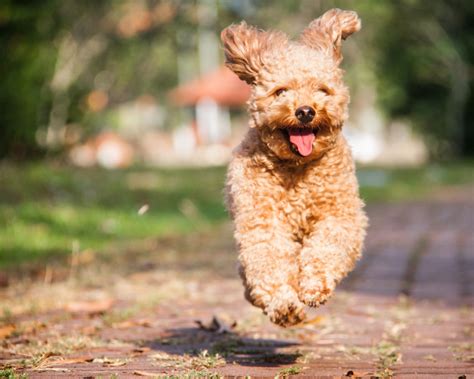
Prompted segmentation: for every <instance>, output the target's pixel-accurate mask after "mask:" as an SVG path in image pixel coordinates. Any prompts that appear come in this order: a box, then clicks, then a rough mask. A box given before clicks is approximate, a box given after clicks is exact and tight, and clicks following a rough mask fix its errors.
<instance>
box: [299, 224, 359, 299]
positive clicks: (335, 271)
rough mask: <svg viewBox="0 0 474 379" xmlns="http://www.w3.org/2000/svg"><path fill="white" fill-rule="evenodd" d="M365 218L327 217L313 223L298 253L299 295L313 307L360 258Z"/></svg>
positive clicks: (327, 295) (325, 297)
mask: <svg viewBox="0 0 474 379" xmlns="http://www.w3.org/2000/svg"><path fill="white" fill-rule="evenodd" d="M365 223H366V219H365V216H363V215H360V218H359V217H358V218H357V220H354V219H350V220H348V219H343V218H337V217H328V218H326V219H323V220H321V221H319V222H318V223H316V224H315V227H314V231H313V233H312V234H311V235H309V236H308V238H306V239H305V240H304V241H303V248H302V249H301V251H300V255H299V258H298V260H299V267H300V278H299V298H300V300H301V301H302V302H303V303H305V304H306V305H309V306H312V307H316V306H318V305H320V304H323V303H324V302H325V301H326V300H327V299H328V298H329V296H330V295H331V294H332V291H333V290H334V288H335V286H336V284H337V283H338V282H339V281H340V280H341V279H342V278H344V277H345V276H346V275H347V274H348V273H349V272H350V271H351V270H352V269H353V267H354V264H355V261H356V260H357V259H358V258H359V257H360V253H361V249H362V243H363V239H364V235H365V232H364V228H365Z"/></svg>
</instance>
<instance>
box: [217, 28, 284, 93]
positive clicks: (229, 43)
mask: <svg viewBox="0 0 474 379" xmlns="http://www.w3.org/2000/svg"><path fill="white" fill-rule="evenodd" d="M278 39H280V40H281V41H283V40H286V37H284V35H283V34H282V33H276V32H265V31H263V30H259V29H257V28H255V27H253V26H249V25H247V24H246V23H245V21H242V22H241V23H240V24H238V25H231V26H229V27H227V28H225V29H224V30H223V31H222V33H221V40H222V42H223V43H224V53H225V63H226V66H227V67H229V68H230V69H231V70H232V71H234V72H235V73H236V74H237V75H238V76H239V78H240V79H242V80H245V81H246V82H247V83H249V84H254V83H255V80H256V78H257V75H258V72H259V71H260V69H261V67H262V66H263V59H262V55H263V53H264V51H265V50H267V49H268V48H269V47H271V45H272V44H274V43H276V42H277V41H276V40H278Z"/></svg>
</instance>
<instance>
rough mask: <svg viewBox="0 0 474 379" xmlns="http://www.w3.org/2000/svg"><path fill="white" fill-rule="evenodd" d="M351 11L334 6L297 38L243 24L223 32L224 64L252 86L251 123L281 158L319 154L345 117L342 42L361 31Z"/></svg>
mask: <svg viewBox="0 0 474 379" xmlns="http://www.w3.org/2000/svg"><path fill="white" fill-rule="evenodd" d="M360 26H361V24H360V19H359V17H358V16H357V14H356V13H355V12H352V11H343V10H340V9H332V10H330V11H328V12H326V13H325V14H323V15H322V16H321V17H319V18H318V19H316V20H314V21H313V22H311V23H310V24H309V26H308V27H307V28H306V29H305V30H304V31H303V32H302V33H301V35H300V37H299V39H298V40H296V41H290V40H289V39H288V37H287V36H286V35H285V34H283V33H280V32H274V31H263V30H259V29H256V28H254V27H251V26H248V25H247V24H246V23H245V22H242V23H240V24H238V25H231V26H229V27H228V28H226V29H224V30H223V31H222V34H221V38H222V41H223V43H224V50H225V57H226V65H227V66H228V67H229V68H230V69H231V70H232V71H234V72H235V73H236V74H237V75H238V76H239V77H240V78H241V79H242V80H245V81H246V82H247V83H249V84H250V85H251V86H252V95H251V98H250V100H249V111H250V114H251V126H252V127H255V128H257V129H258V131H259V133H260V136H261V138H262V140H263V141H264V142H265V143H266V144H267V146H268V147H269V148H270V149H271V150H272V151H273V152H274V153H275V154H276V155H277V156H278V157H280V158H282V159H296V160H303V161H307V160H311V159H315V158H317V157H320V156H321V154H322V153H323V152H324V151H326V150H327V149H328V148H330V147H331V145H332V144H333V143H334V141H335V140H336V137H337V135H338V134H339V132H340V130H341V127H342V125H343V123H344V121H345V119H346V118H347V105H348V103H349V92H348V89H347V87H346V86H345V85H344V83H343V80H342V76H343V71H342V70H341V69H340V68H339V64H340V62H341V61H342V55H341V42H342V40H344V39H346V38H347V37H348V36H350V35H351V34H352V33H354V32H356V31H358V30H359V29H360Z"/></svg>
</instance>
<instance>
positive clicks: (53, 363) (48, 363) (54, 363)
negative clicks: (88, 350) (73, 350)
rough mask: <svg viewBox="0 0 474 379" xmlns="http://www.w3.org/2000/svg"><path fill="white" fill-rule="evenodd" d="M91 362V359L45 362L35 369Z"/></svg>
mask: <svg viewBox="0 0 474 379" xmlns="http://www.w3.org/2000/svg"><path fill="white" fill-rule="evenodd" d="M89 361H90V358H86V357H81V358H71V359H57V360H55V361H48V360H43V361H42V362H41V363H40V364H39V365H37V366H36V367H35V368H36V369H41V368H51V367H53V366H57V365H70V364H75V363H85V362H89Z"/></svg>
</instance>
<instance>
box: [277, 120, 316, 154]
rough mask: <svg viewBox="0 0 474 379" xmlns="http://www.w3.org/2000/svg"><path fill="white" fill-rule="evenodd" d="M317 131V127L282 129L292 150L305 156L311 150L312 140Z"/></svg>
mask: <svg viewBox="0 0 474 379" xmlns="http://www.w3.org/2000/svg"><path fill="white" fill-rule="evenodd" d="M317 132H318V129H317V128H307V127H304V128H298V127H290V128H285V129H284V134H286V135H287V137H288V139H289V142H290V147H291V149H292V151H293V152H294V153H296V154H299V155H301V156H303V157H307V156H308V155H310V154H311V153H312V152H313V142H314V140H315V138H316V134H317Z"/></svg>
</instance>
